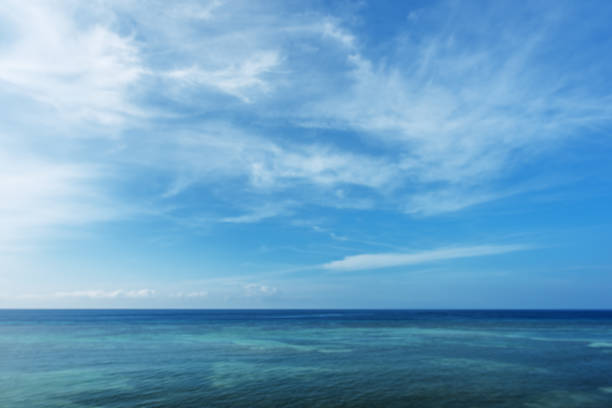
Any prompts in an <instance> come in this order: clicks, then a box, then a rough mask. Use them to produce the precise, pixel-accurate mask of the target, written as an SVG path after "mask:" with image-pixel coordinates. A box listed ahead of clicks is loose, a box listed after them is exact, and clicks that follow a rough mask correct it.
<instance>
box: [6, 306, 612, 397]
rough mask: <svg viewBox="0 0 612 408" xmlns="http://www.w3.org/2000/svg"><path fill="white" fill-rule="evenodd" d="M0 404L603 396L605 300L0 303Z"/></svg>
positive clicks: (608, 370)
mask: <svg viewBox="0 0 612 408" xmlns="http://www.w3.org/2000/svg"><path fill="white" fill-rule="evenodd" d="M0 407H2V408H12V407H15V408H17V407H19V408H22V407H23V408H36V407H66V408H72V407H117V408H119V407H182V408H188V407H513V408H515V407H529V408H537V407H542V408H544V407H587V408H588V407H598V408H599V407H601V408H609V407H612V312H604V311H600V312H595V311H592V312H530V311H522V312H510V311H479V312H476V311H368V310H363V311H338V310H331V311H321V310H316V311H304V310H302V311H295V310H291V311H265V310H258V311H176V310H174V311H171V310H168V311H135V310H114V311H111V310H106V311H91V310H90V311H74V310H73V311H36V310H28V311H25V310H3V311H2V310H0Z"/></svg>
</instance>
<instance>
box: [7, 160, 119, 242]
mask: <svg viewBox="0 0 612 408" xmlns="http://www.w3.org/2000/svg"><path fill="white" fill-rule="evenodd" d="M102 175H103V172H102V169H100V168H97V167H95V166H91V165H87V164H68V163H54V162H50V161H45V160H40V159H37V158H33V157H23V156H22V157H21V159H20V160H15V159H13V158H10V157H9V156H8V155H3V154H1V153H0V224H1V225H2V229H1V230H0V250H2V248H10V247H12V246H15V244H16V243H17V244H23V243H24V242H31V241H33V240H36V239H38V238H39V237H40V236H41V235H44V234H45V233H48V232H49V230H50V229H53V228H57V227H65V226H78V225H83V224H87V223H91V222H99V221H106V220H109V219H114V218H117V217H119V216H120V215H121V214H123V213H124V210H125V208H124V207H123V208H122V207H121V206H120V205H115V204H113V203H112V201H111V200H110V199H109V197H107V196H105V195H104V194H103V192H102V191H101V190H100V188H99V184H100V182H101V180H102V178H103V177H102Z"/></svg>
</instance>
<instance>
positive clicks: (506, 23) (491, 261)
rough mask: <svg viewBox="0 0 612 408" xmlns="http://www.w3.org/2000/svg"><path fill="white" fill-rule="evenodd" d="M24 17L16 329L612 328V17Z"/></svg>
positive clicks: (9, 77)
mask: <svg viewBox="0 0 612 408" xmlns="http://www.w3.org/2000/svg"><path fill="white" fill-rule="evenodd" d="M3 5H4V7H2V9H0V103H1V105H2V107H3V109H2V111H0V170H1V171H0V225H1V227H0V308H425V309H427V308H566V309H568V308H600V309H602V308H612V296H611V295H610V294H611V293H612V245H611V243H612V232H611V229H612V214H611V207H612V160H611V157H612V137H610V134H611V131H612V28H611V27H610V24H609V22H610V21H611V20H612V3H607V2H603V1H602V2H597V1H593V2H579V1H534V2H525V3H518V2H510V1H496V2H480V1H470V2H467V1H465V2H456V1H434V2H425V1H405V2H394V1H373V0H370V1H354V2H350V1H333V2H323V1H261V2H254V1H223V0H213V1H180V2H162V1H150V2H142V1H129V0H128V1H93V2H77V1H68V0H67V1H57V2H47V1H31V2H30V1H28V2H19V1H14V0H6V1H5V2H4V4H3Z"/></svg>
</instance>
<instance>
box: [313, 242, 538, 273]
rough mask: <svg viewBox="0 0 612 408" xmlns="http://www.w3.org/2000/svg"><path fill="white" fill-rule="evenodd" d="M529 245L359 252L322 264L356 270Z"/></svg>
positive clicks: (434, 260)
mask: <svg viewBox="0 0 612 408" xmlns="http://www.w3.org/2000/svg"><path fill="white" fill-rule="evenodd" d="M529 248H530V247H528V246H525V245H480V246H469V247H455V248H440V249H433V250H427V251H421V252H413V253H383V254H361V255H352V256H347V257H345V258H344V259H341V260H337V261H332V262H329V263H326V264H324V265H323V269H327V270H330V271H358V270H366V269H367V270H370V269H381V268H390V267H396V266H410V265H418V264H423V263H428V262H437V261H445V260H450V259H459V258H473V257H479V256H488V255H499V254H505V253H509V252H516V251H523V250H527V249H529Z"/></svg>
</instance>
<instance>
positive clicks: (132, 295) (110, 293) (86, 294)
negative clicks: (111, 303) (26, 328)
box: [54, 289, 156, 299]
mask: <svg viewBox="0 0 612 408" xmlns="http://www.w3.org/2000/svg"><path fill="white" fill-rule="evenodd" d="M155 294H156V292H155V291H154V290H152V289H138V290H124V289H117V290H76V291H71V292H56V293H55V294H54V297H56V298H73V297H74V298H89V299H117V298H129V299H142V298H149V297H152V296H154V295H155Z"/></svg>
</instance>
